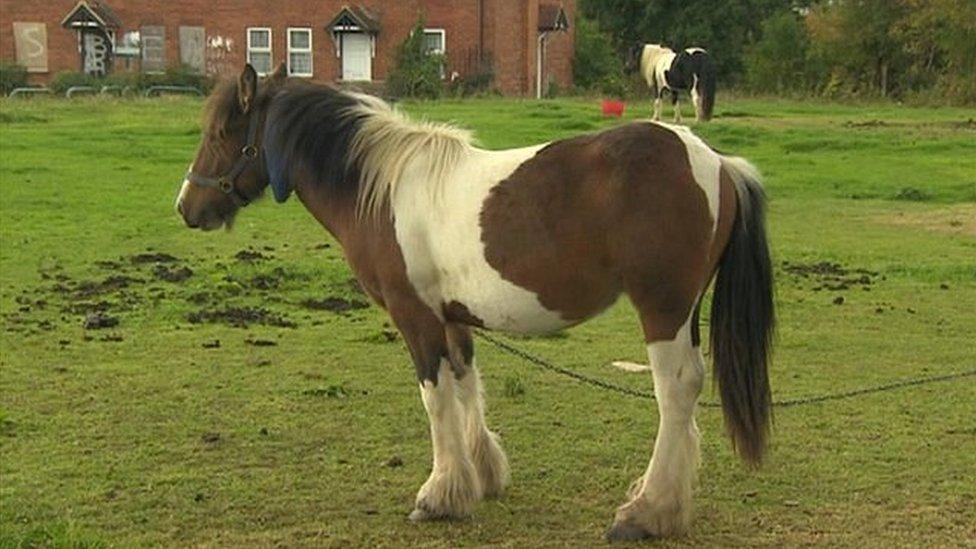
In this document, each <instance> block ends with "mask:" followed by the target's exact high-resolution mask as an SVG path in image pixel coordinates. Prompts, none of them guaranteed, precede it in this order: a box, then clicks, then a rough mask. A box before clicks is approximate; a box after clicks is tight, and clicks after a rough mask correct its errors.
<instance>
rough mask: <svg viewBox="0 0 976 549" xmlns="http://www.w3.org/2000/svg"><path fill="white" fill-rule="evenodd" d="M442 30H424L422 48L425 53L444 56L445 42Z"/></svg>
mask: <svg viewBox="0 0 976 549" xmlns="http://www.w3.org/2000/svg"><path fill="white" fill-rule="evenodd" d="M445 37H446V33H445V32H444V29H424V48H425V49H426V50H427V53H436V54H439V55H444V51H445V50H446V46H447V40H446V38H445Z"/></svg>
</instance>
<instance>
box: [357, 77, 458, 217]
mask: <svg viewBox="0 0 976 549" xmlns="http://www.w3.org/2000/svg"><path fill="white" fill-rule="evenodd" d="M348 95H349V96H350V97H352V98H354V99H355V100H356V104H355V105H354V106H352V107H350V108H349V109H348V110H347V112H346V115H347V116H351V117H354V118H358V119H360V120H361V124H360V126H359V129H358V131H357V132H356V133H355V134H354V135H353V137H352V141H351V142H350V147H349V153H348V156H347V161H348V162H349V163H353V164H355V167H356V168H358V171H359V174H360V177H359V197H358V198H359V200H358V204H357V206H358V212H359V214H360V215H370V216H377V215H379V212H380V211H381V210H382V206H383V204H384V203H385V201H387V200H388V199H389V197H390V196H391V195H392V194H393V193H394V192H396V186H397V182H399V181H400V180H401V179H402V178H403V177H404V175H405V174H406V172H407V171H408V170H418V171H419V173H418V174H417V175H419V176H420V177H422V179H423V181H424V182H425V183H426V184H427V185H430V186H431V188H430V190H431V192H432V194H437V193H438V192H439V190H440V188H441V187H442V186H443V185H444V183H445V181H446V179H447V177H448V175H449V174H450V173H451V171H452V170H453V168H454V167H455V166H457V164H458V162H459V161H460V160H461V159H462V158H463V157H464V156H465V155H466V154H467V153H468V152H469V151H470V150H471V133H470V132H468V131H466V130H463V129H461V128H457V127H455V126H452V125H450V124H444V123H436V122H428V121H415V120H411V119H410V118H408V117H407V116H406V115H404V114H403V113H402V112H400V111H399V110H398V109H396V108H394V107H392V106H390V104H389V103H387V102H385V101H383V100H382V99H379V98H377V97H373V96H370V95H364V94H359V93H348ZM390 213H391V215H392V210H390Z"/></svg>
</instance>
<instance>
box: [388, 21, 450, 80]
mask: <svg viewBox="0 0 976 549" xmlns="http://www.w3.org/2000/svg"><path fill="white" fill-rule="evenodd" d="M443 70H444V56H443V55H439V54H435V53H431V52H429V51H428V50H427V48H426V43H425V41H424V21H423V19H420V20H418V21H417V24H416V25H414V27H413V30H411V31H410V34H409V35H408V36H407V38H406V40H404V41H403V43H401V44H400V46H399V47H398V48H397V52H396V60H395V61H394V65H393V70H391V71H390V74H389V76H388V77H387V80H386V91H387V93H388V94H390V95H392V96H394V97H419V98H427V99H436V98H438V97H440V96H441V92H443V91H444V84H443V81H442V76H441V75H442V74H443Z"/></svg>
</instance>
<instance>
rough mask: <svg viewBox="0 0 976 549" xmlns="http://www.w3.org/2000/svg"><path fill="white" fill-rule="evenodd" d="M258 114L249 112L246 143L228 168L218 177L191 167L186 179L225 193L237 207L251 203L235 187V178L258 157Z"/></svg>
mask: <svg viewBox="0 0 976 549" xmlns="http://www.w3.org/2000/svg"><path fill="white" fill-rule="evenodd" d="M257 138H258V116H257V114H256V113H252V114H251V119H250V121H249V122H248V126H247V144H246V145H244V148H242V149H241V156H239V157H238V158H237V161H236V162H234V165H233V166H231V168H230V170H229V171H228V172H227V173H225V174H224V175H221V176H219V177H209V176H206V175H200V174H198V173H195V172H194V171H193V170H192V169H190V170H187V172H186V180H187V181H189V182H190V183H193V184H194V185H198V186H200V187H210V188H213V189H217V190H219V191H220V192H222V193H224V194H226V195H227V196H229V197H230V198H231V200H233V201H234V204H236V205H237V206H238V207H241V208H243V207H244V206H247V205H248V204H250V203H251V200H250V199H248V198H247V197H246V196H244V193H242V192H241V191H240V190H238V188H237V184H236V183H237V178H238V177H240V175H241V173H243V172H244V169H245V168H247V165H248V164H250V163H251V162H253V161H255V160H257V158H258V147H257Z"/></svg>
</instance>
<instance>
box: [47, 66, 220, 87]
mask: <svg viewBox="0 0 976 549" xmlns="http://www.w3.org/2000/svg"><path fill="white" fill-rule="evenodd" d="M73 86H91V87H93V88H96V89H101V87H102V86H121V87H126V86H129V87H130V88H132V90H133V91H140V90H145V89H148V88H150V87H152V86H191V87H194V88H198V89H200V90H201V91H203V92H204V93H207V92H209V91H210V88H212V87H213V80H212V79H211V78H210V77H208V76H206V75H202V74H199V73H196V72H195V71H193V70H192V69H190V68H189V67H185V66H180V67H170V68H168V69H166V72H164V73H160V74H147V73H140V72H118V73H115V74H110V75H108V76H101V77H100V76H92V75H89V74H85V73H82V72H73V71H67V72H59V73H58V74H56V75H55V76H54V80H53V81H52V82H51V84H50V86H49V87H50V88H51V90H52V91H54V92H55V93H61V94H63V93H65V92H66V91H68V88H71V87H73Z"/></svg>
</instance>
